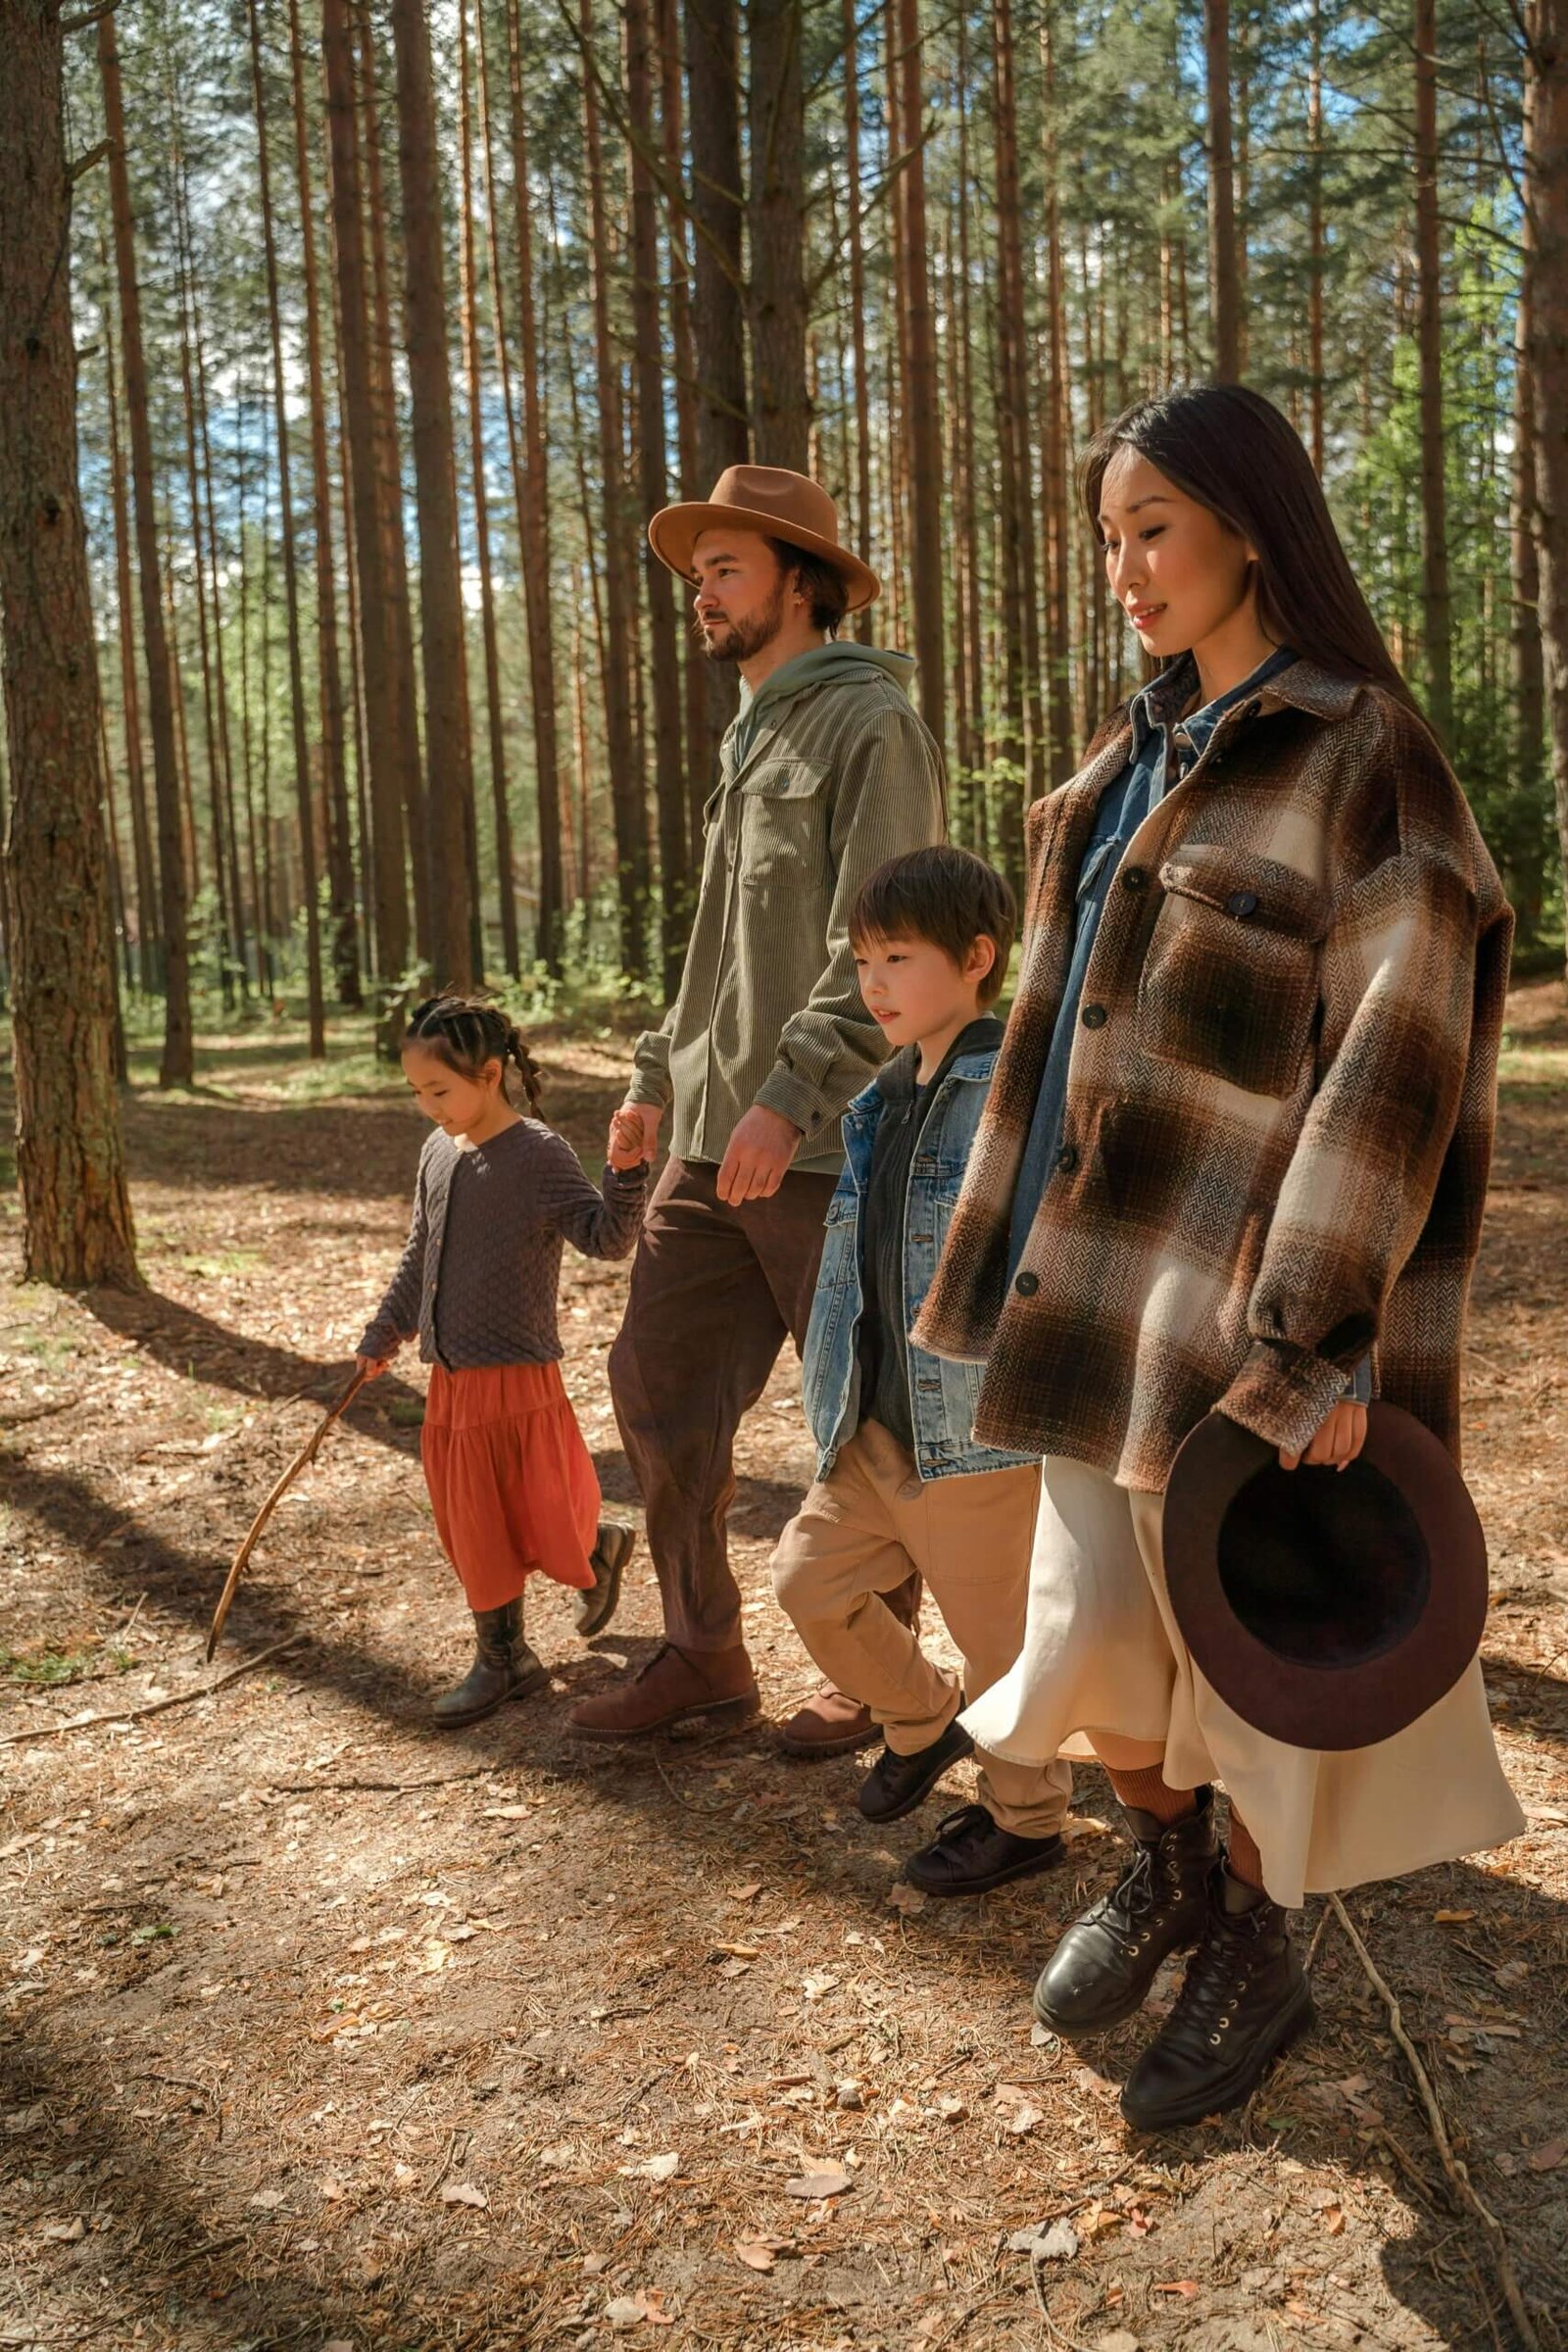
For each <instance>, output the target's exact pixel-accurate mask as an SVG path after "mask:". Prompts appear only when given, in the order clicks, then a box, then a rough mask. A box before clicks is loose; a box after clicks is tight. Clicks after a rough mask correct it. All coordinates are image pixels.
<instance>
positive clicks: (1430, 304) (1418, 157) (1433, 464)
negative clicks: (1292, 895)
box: [1415, 0, 1453, 747]
mask: <svg viewBox="0 0 1568 2352" xmlns="http://www.w3.org/2000/svg"><path fill="white" fill-rule="evenodd" d="M1415 251H1416V339H1417V343H1418V346H1419V351H1420V366H1421V614H1422V620H1421V626H1422V635H1423V637H1424V639H1425V641H1426V642H1425V650H1426V684H1427V715H1428V716H1429V718H1430V719H1431V721H1432V724H1433V727H1434V729H1435V731H1436V733H1437V737H1438V740H1439V742H1440V743H1442V744H1444V745H1445V746H1446V747H1447V746H1451V744H1452V742H1453V613H1452V600H1451V598H1450V595H1449V591H1448V511H1447V510H1448V500H1447V487H1446V481H1445V478H1444V447H1443V259H1442V255H1443V247H1442V228H1441V224H1440V221H1439V218H1438V11H1437V0H1415Z"/></svg>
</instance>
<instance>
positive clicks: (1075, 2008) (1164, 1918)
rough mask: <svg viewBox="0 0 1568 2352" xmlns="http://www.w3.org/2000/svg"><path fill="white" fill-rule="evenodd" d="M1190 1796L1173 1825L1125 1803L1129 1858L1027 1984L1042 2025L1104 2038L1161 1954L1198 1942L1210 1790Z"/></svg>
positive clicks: (1208, 1855) (1214, 1847)
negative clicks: (1190, 1805)
mask: <svg viewBox="0 0 1568 2352" xmlns="http://www.w3.org/2000/svg"><path fill="white" fill-rule="evenodd" d="M1194 1794H1195V1804H1194V1809H1193V1811H1192V1812H1191V1813H1188V1814H1185V1815H1184V1816H1183V1818H1182V1819H1181V1820H1180V1821H1172V1822H1161V1821H1157V1820H1156V1819H1155V1817H1154V1815H1153V1814H1152V1813H1143V1812H1140V1811H1139V1810H1138V1808H1137V1807H1136V1806H1134V1805H1127V1806H1124V1807H1123V1809H1122V1818H1123V1819H1124V1820H1125V1822H1126V1824H1127V1827H1128V1828H1129V1830H1131V1832H1132V1835H1133V1841H1134V1844H1133V1858H1132V1860H1131V1861H1130V1862H1129V1863H1128V1865H1127V1868H1126V1869H1125V1870H1124V1871H1123V1872H1122V1874H1121V1877H1120V1878H1119V1879H1118V1880H1117V1882H1116V1884H1115V1886H1114V1887H1112V1888H1111V1890H1110V1892H1109V1893H1108V1894H1103V1895H1102V1896H1101V1898H1100V1900H1099V1902H1098V1903H1091V1905H1090V1907H1089V1909H1088V1910H1087V1911H1086V1912H1085V1913H1084V1915H1083V1917H1082V1919H1079V1920H1075V1921H1074V1922H1073V1925H1072V1926H1071V1927H1070V1928H1069V1929H1068V1930H1067V1933H1066V1935H1065V1936H1063V1937H1062V1939H1061V1941H1060V1942H1059V1943H1058V1944H1057V1946H1056V1948H1055V1950H1054V1952H1053V1953H1052V1955H1051V1958H1050V1959H1049V1960H1048V1961H1047V1962H1046V1965H1045V1968H1044V1969H1043V1970H1042V1972H1041V1977H1040V1982H1039V1984H1038V1985H1036V1986H1035V2015H1036V2017H1038V2018H1039V2020H1040V2022H1041V2024H1042V2025H1046V2026H1051V2027H1052V2028H1054V2031H1055V2032H1056V2033H1058V2034H1105V2033H1108V2032H1109V2030H1110V2028H1111V2027H1112V2026H1119V2025H1120V2024H1121V2022H1122V2020H1123V2019H1124V2018H1128V2017H1131V2016H1132V2015H1133V2012H1134V2011H1135V2010H1137V2009H1141V2008H1142V2007H1143V2005H1144V2002H1145V1999H1146V1998H1147V1997H1148V1993H1149V1987H1150V1986H1151V1985H1152V1983H1153V1982H1154V1978H1155V1976H1156V1974H1157V1973H1158V1970H1159V1964H1160V1962H1161V1961H1162V1960H1163V1959H1164V1958H1165V1957H1166V1955H1167V1954H1168V1953H1170V1952H1179V1951H1181V1950H1182V1949H1183V1948H1184V1947H1185V1946H1186V1945H1188V1944H1190V1943H1196V1942H1197V1941H1198V1938H1199V1936H1201V1934H1202V1932H1203V1922H1204V1919H1205V1917H1206V1915H1207V1909H1208V1879H1209V1873H1210V1872H1211V1871H1212V1869H1213V1867H1214V1863H1215V1860H1216V1857H1217V1856H1218V1853H1219V1840H1218V1838H1217V1837H1216V1835H1215V1830H1214V1791H1213V1790H1212V1789H1197V1790H1195V1792H1194Z"/></svg>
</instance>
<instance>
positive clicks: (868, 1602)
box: [773, 847, 1072, 1895]
mask: <svg viewBox="0 0 1568 2352" xmlns="http://www.w3.org/2000/svg"><path fill="white" fill-rule="evenodd" d="M1014 920H1015V918H1014V910H1013V902H1012V893H1011V892H1010V891H1009V890H1008V888H1007V885H1006V883H1005V881H1004V880H1003V879H1002V877H1001V875H1000V874H995V873H993V872H992V870H991V868H990V867H989V866H988V865H986V864H984V863H983V862H982V860H981V859H980V858H972V857H970V855H969V854H968V852H967V851H965V850H958V849H953V848H951V847H940V848H936V849H926V850H916V851H914V852H912V853H911V854H910V855H909V856H907V857H904V858H891V859H890V860H889V861H888V863H887V864H886V865H883V866H881V867H879V868H878V870H877V871H876V872H875V873H874V874H873V875H872V876H871V877H870V879H869V881H868V882H867V883H866V884H865V886H864V888H863V889H862V891H861V892H860V895H859V897H858V900H857V902H856V905H855V908H854V912H853V913H852V915H851V918H850V941H851V945H852V946H853V948H854V950H855V959H856V965H857V968H858V973H859V980H860V994H861V996H862V997H863V998H864V1000H865V1005H866V1009H867V1010H868V1011H869V1012H870V1013H871V1014H872V1016H873V1017H874V1018H875V1020H876V1021H877V1022H878V1023H879V1024H880V1026H881V1029H882V1033H883V1035H884V1036H885V1037H886V1039H887V1041H888V1043H889V1045H890V1046H892V1047H894V1048H896V1049H898V1050H897V1051H896V1052H895V1053H894V1054H892V1056H891V1058H890V1059H889V1060H888V1061H886V1062H885V1063H884V1064H883V1066H882V1068H881V1070H880V1071H879V1072H878V1074H877V1077H876V1079H875V1081H874V1083H873V1084H872V1085H870V1086H868V1087H867V1088H866V1090H865V1092H864V1093H863V1094H861V1095H858V1097H857V1098H856V1100H855V1101H854V1102H853V1103H851V1104H850V1107H849V1110H848V1111H847V1112H846V1114H845V1119H844V1146H845V1152H846V1154H847V1161H846V1166H845V1170H844V1174H843V1177H842V1178H841V1179H840V1182H839V1187H838V1190H837V1192H836V1193H835V1194H834V1196H833V1201H832V1204H831V1206H830V1207H829V1209H828V1216H827V1241H826V1245H825V1247H824V1250H823V1253H822V1268H821V1273H820V1275H819V1277H818V1280H817V1287H816V1297H815V1299H814V1301H813V1304H812V1308H811V1321H810V1328H809V1332H808V1334H807V1342H806V1368H805V1380H806V1415H807V1419H808V1421H809V1424H810V1427H811V1434H812V1436H813V1437H814V1438H815V1440H816V1444H817V1449H818V1457H819V1458H818V1461H817V1471H816V1484H815V1485H814V1486H813V1487H812V1488H811V1490H810V1493H809V1495H807V1497H806V1500H805V1501H804V1503H803V1504H802V1505H801V1508H800V1511H799V1512H798V1513H797V1515H796V1517H795V1518H794V1519H792V1520H791V1522H790V1524H789V1526H788V1527H787V1528H786V1529H785V1531H784V1534H783V1536H782V1537H781V1539H780V1541H779V1545H778V1549H777V1551H776V1552H775V1554H774V1558H773V1590H774V1592H775V1593H777V1595H778V1597H779V1600H780V1601H781V1602H782V1604H783V1606H784V1608H785V1609H786V1610H787V1612H788V1613H789V1615H790V1617H791V1618H792V1619H793V1620H794V1623H795V1626H796V1630H797V1631H798V1632H799V1634H800V1637H801V1639H802V1641H803V1642H805V1643H806V1646H807V1648H808V1649H809V1651H810V1653H811V1656H812V1658H813V1659H814V1660H815V1662H816V1664H817V1665H818V1666H819V1667H821V1669H822V1670H823V1672H824V1673H825V1674H827V1675H829V1676H831V1678H832V1680H833V1681H834V1682H835V1683H836V1684H837V1686H838V1688H839V1689H840V1690H841V1691H845V1692H846V1693H848V1694H849V1695H851V1696H853V1697H855V1698H858V1699H859V1700H861V1701H862V1702H863V1703H864V1704H865V1705H867V1706H868V1707H869V1708H870V1710H871V1713H872V1715H873V1717H874V1718H875V1720H876V1721H877V1722H878V1723H879V1724H880V1725H881V1726H882V1729H883V1734H884V1737H885V1739H886V1741H887V1745H886V1747H885V1749H884V1751H883V1753H882V1755H881V1757H880V1758H879V1759H878V1761H877V1763H876V1764H875V1765H874V1766H873V1768H872V1770H871V1771H870V1772H869V1773H868V1774H867V1776H866V1779H865V1781H864V1782H863V1784H862V1785H861V1789H860V1792H859V1806H860V1811H861V1812H862V1813H863V1814H864V1815H865V1817H866V1819H867V1820H868V1821H876V1822H884V1821H899V1820H902V1819H903V1817H904V1815H905V1814H907V1813H912V1812H913V1811H914V1809H915V1807H916V1806H917V1805H918V1804H920V1803H921V1802H922V1800H923V1799H924V1798H925V1797H926V1796H928V1795H929V1794H930V1792H931V1790H932V1789H934V1788H935V1786H936V1784H937V1782H938V1781H939V1780H941V1778H942V1776H943V1774H944V1773H945V1772H947V1771H948V1770H949V1769H950V1767H951V1766H953V1765H954V1764H956V1762H957V1761H958V1760H959V1759H960V1757H963V1756H966V1755H968V1754H970V1753H971V1751H972V1748H973V1744H974V1743H973V1741H972V1740H970V1738H969V1735H968V1733H967V1732H965V1731H964V1730H963V1728H962V1726H961V1725H960V1724H958V1723H957V1722H956V1716H957V1713H958V1710H959V1708H960V1706H962V1705H963V1704H964V1703H965V1702H966V1700H968V1699H975V1698H978V1697H979V1695H980V1693H981V1691H984V1690H987V1689H988V1688H989V1686H990V1685H991V1684H992V1683H994V1682H996V1681H997V1680H998V1679H999V1678H1000V1677H1001V1676H1002V1675H1004V1674H1005V1672H1006V1670H1007V1668H1008V1667H1009V1666H1010V1665H1011V1664H1012V1661H1013V1659H1014V1658H1015V1657H1016V1655H1017V1653H1018V1650H1019V1648H1020V1646H1021V1644H1022V1641H1023V1627H1024V1607H1025V1601H1026V1598H1027V1593H1028V1579H1029V1553H1030V1545H1031V1541H1032V1538H1033V1532H1034V1517H1035V1499H1036V1495H1037V1494H1038V1492H1039V1485H1040V1465H1039V1463H1038V1462H1037V1461H1035V1460H1033V1459H1030V1458H1026V1457H1025V1456H1022V1455H1019V1454H1008V1453H997V1452H994V1451H992V1450H990V1449H989V1448H987V1447H985V1446H977V1445H976V1444H975V1443H974V1440H973V1438H972V1436H971V1434H970V1432H971V1430H972V1427H973V1423H974V1408H975V1400H976V1397H977V1396H978V1394H979V1387H980V1370H981V1368H980V1366H979V1365H977V1364H955V1363H947V1362H943V1361H940V1360H939V1359H938V1358H937V1357H936V1356H932V1355H926V1354H924V1353H922V1351H921V1350H920V1349H919V1348H913V1347H911V1346H910V1345H909V1342H908V1338H907V1334H908V1331H909V1328H910V1326H911V1325H912V1323H913V1321H914V1318H915V1316H916V1315H917V1314H918V1312H919V1310H920V1306H921V1304H922V1302H923V1300H924V1299H925V1295H926V1292H927V1290H928V1289H929V1287H930V1284H931V1280H932V1277H933V1275H934V1274H935V1272H936V1264H937V1257H938V1254H939V1252H940V1250H941V1248H942V1243H943V1239H944V1236H945V1232H946V1228H947V1223H948V1220H949V1218H950V1217H951V1215H952V1213H953V1207H954V1203H955V1201H956V1199H957V1194H958V1186H959V1184H960V1182H961V1181H962V1177H963V1170H964V1163H965V1161H966V1160H967V1158H968V1156H969V1148H970V1146H971V1144H972V1143H973V1141H974V1134H975V1129H976V1127H977V1126H978V1124H979V1120H980V1113H981V1111H982V1109H983V1108H984V1106H985V1100H986V1092H987V1088H988V1085H989V1083H990V1078H991V1072H992V1067H993V1065H994V1063H995V1061H996V1057H997V1050H998V1048H999V1047H1000V1045H1001V1043H1002V1034H1003V1028H1002V1023H1001V1021H999V1020H998V1019H997V1018H996V1017H995V1016H994V1015H993V1014H992V1013H990V1012H989V1011H988V1009H987V1008H988V1007H989V1006H990V1005H994V1004H995V1002H996V1000H997V998H998V996H999V995H1000V993H1001V990H1002V983H1003V977H1004V975H1005V971H1006V968H1007V956H1008V952H1009V950H1010V948H1011V946H1012V937H1013V929H1014ZM913 1569H918V1571H919V1572H920V1574H921V1575H922V1576H923V1577H924V1578H925V1580H926V1584H927V1586H928V1588H929V1590H930V1592H931V1593H932V1594H933V1596H934V1597H935V1599H936V1603H937V1606H938V1607H939V1608H940V1609H941V1611H942V1615H943V1618H944V1619H945V1621H946V1624H947V1628H948V1631H949V1633H950V1634H951V1635H952V1637H953V1640H954V1642H955V1643H956V1646H957V1648H958V1650H959V1652H960V1654H961V1656H962V1658H963V1680H962V1685H961V1688H960V1685H959V1682H958V1678H957V1677H956V1676H955V1675H953V1674H950V1673H947V1672H945V1671H944V1670H943V1669H942V1668H941V1667H938V1666H934V1665H933V1664H932V1663H931V1661H930V1660H929V1659H928V1658H927V1657H926V1656H925V1654H924V1652H923V1651H922V1650H921V1648H920V1644H919V1640H918V1637H917V1635H916V1634H915V1633H913V1632H911V1631H910V1630H909V1628H908V1627H907V1626H905V1625H902V1624H901V1623H900V1622H899V1620H898V1618H897V1617H896V1616H895V1615H894V1613H893V1611H892V1610H891V1609H890V1608H889V1607H888V1606H887V1603H886V1601H885V1599H884V1597H883V1596H884V1594H886V1593H893V1592H895V1591H896V1590H897V1589H898V1587H899V1586H901V1585H902V1584H904V1583H905V1581H906V1580H907V1577H908V1576H909V1573H910V1571H911V1570H913ZM1071 1789H1072V1775H1071V1772H1070V1770H1069V1768H1068V1767H1067V1766H1066V1765H1064V1764H1061V1763H1052V1764H1049V1765H1020V1764H1009V1763H1004V1762H1003V1761H1002V1760H1001V1759H1000V1758H996V1757H986V1758H984V1759H983V1760H982V1763H981V1767H980V1798H981V1801H980V1802H979V1803H978V1804H974V1805H965V1806H963V1807H961V1808H960V1809H959V1810H958V1811H957V1812H956V1813H952V1814H950V1815H949V1816H948V1817H947V1819H946V1820H945V1821H943V1822H942V1823H940V1825H939V1827H938V1830H937V1835H936V1837H935V1838H934V1839H933V1841H932V1842H931V1843H930V1844H929V1845H927V1846H925V1847H923V1848H922V1849H921V1851H920V1852H918V1853H917V1854H915V1855H913V1856H912V1857H911V1859H910V1860H909V1862H908V1863H907V1866H906V1875H907V1877H908V1878H909V1879H911V1880H912V1881H913V1883H914V1885H915V1886H916V1887H923V1888H924V1889H925V1891H926V1892H927V1893H928V1894H938V1895H946V1894H983V1893H984V1892H985V1891H986V1890H987V1889H988V1888H989V1887H1001V1886H1003V1885H1005V1883H1006V1882H1007V1881H1008V1880H1010V1879H1021V1878H1027V1877H1029V1876H1030V1875H1031V1874H1032V1873H1033V1872H1035V1871H1038V1870H1046V1869H1049V1868H1050V1866H1051V1865H1052V1864H1053V1863H1054V1862H1056V1861H1059V1860H1060V1858H1061V1855H1062V1851H1063V1847H1062V1839H1061V1836H1060V1831H1061V1823H1062V1817H1063V1815H1064V1814H1065V1812H1066V1809H1067V1798H1068V1796H1069V1794H1070V1792H1071Z"/></svg>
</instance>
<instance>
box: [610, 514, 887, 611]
mask: <svg viewBox="0 0 1568 2352" xmlns="http://www.w3.org/2000/svg"><path fill="white" fill-rule="evenodd" d="M726 525H727V526H728V527H729V528H730V529H732V530H737V531H760V532H761V534H762V536H763V537H764V538H766V539H785V540H787V541H788V542H789V544H790V546H791V547H798V548H800V549H802V550H803V552H804V553H805V554H807V555H809V556H820V557H822V559H823V560H824V562H826V563H828V564H832V566H833V568H834V570H835V571H837V572H839V573H841V574H842V576H843V579H844V582H845V585H846V587H847V588H848V590H849V603H848V610H849V611H850V612H851V613H859V612H863V611H864V609H865V607H866V606H867V605H870V604H874V603H875V602H876V599H877V598H878V597H879V596H880V595H881V593H882V583H881V581H880V580H879V579H878V578H877V576H876V573H875V572H874V571H873V570H872V569H871V567H870V565H869V564H862V563H861V562H860V559H859V557H858V556H853V555H851V553H850V551H849V549H848V548H847V547H840V545H839V543H838V541H837V540H836V539H824V538H822V537H821V536H820V535H819V534H818V533H817V532H815V531H807V530H802V529H800V528H799V527H798V526H796V525H794V524H791V523H788V522H786V521H784V520H783V519H782V517H780V516H779V515H768V514H764V513H763V512H762V510H761V509H760V508H757V507H731V506H717V507H715V506H711V505H707V506H705V505H697V504H692V505H686V506H676V507H662V508H661V509H660V511H659V513H658V514H657V515H655V516H654V519H653V521H652V522H651V523H650V524H649V525H648V544H649V546H650V547H651V548H652V549H653V551H654V553H655V555H656V556H657V557H658V558H659V561H660V562H661V564H664V565H666V566H667V568H668V569H669V570H670V571H673V572H676V573H678V574H679V576H680V577H681V578H682V579H683V580H693V581H695V579H696V577H697V574H696V571H695V570H694V569H693V557H694V551H695V549H696V546H697V542H698V540H699V539H700V538H701V537H702V535H703V533H704V531H711V530H723V529H724V528H725V527H726Z"/></svg>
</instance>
